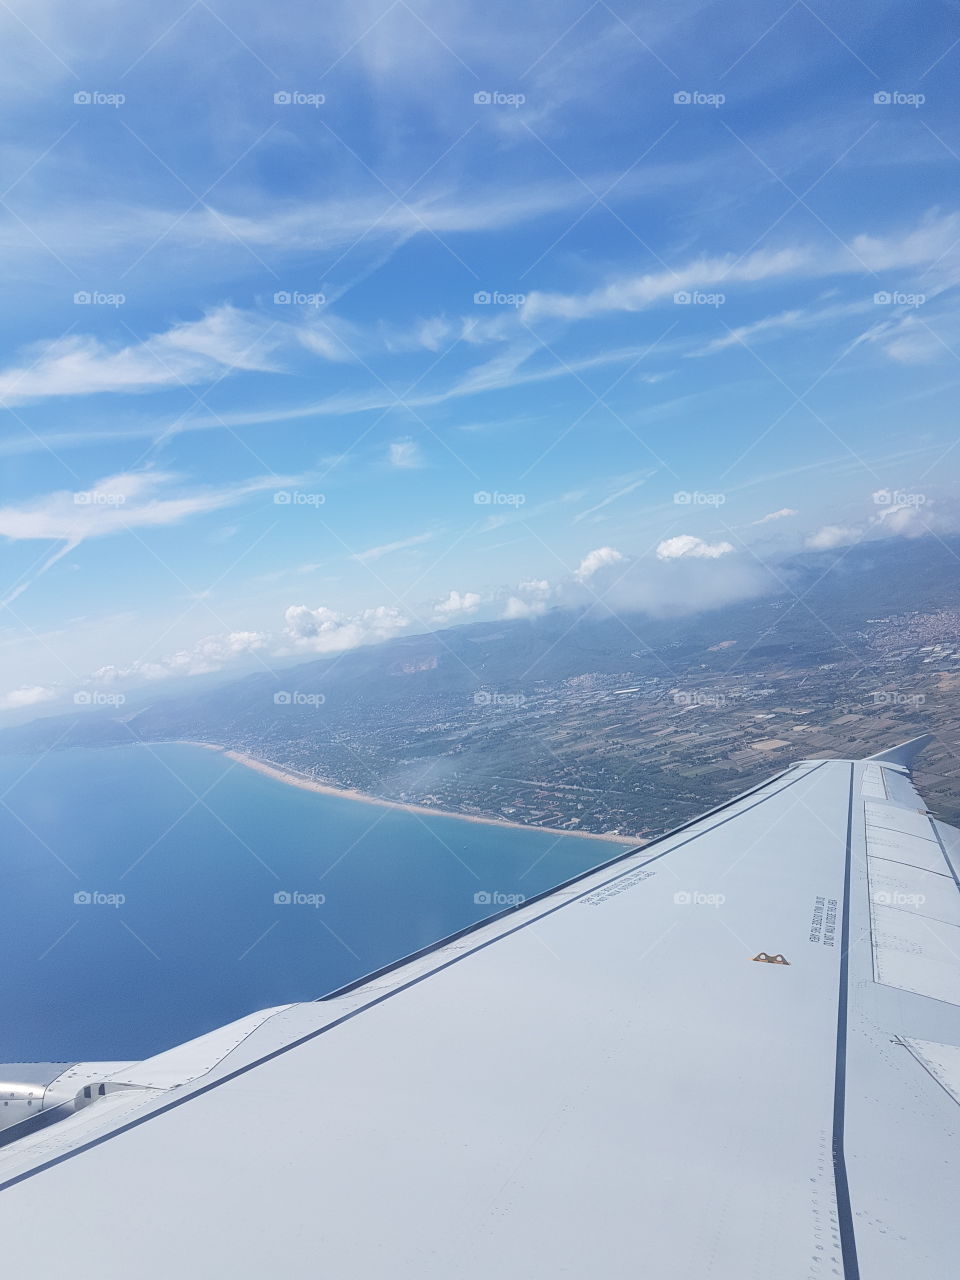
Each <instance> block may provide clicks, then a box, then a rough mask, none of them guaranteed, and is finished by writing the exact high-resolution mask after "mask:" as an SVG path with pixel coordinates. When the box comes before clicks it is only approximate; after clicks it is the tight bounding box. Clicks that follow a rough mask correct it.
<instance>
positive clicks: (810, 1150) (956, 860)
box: [0, 743, 960, 1280]
mask: <svg viewBox="0 0 960 1280" xmlns="http://www.w3.org/2000/svg"><path fill="white" fill-rule="evenodd" d="M920 745H922V744H921V743H914V744H906V745H905V746H904V747H901V748H897V749H895V750H893V751H890V752H885V753H881V754H880V755H879V756H876V757H874V758H872V759H870V760H866V761H852V760H829V761H823V760H807V761H801V762H799V763H797V764H795V765H793V766H792V767H790V768H789V769H787V770H786V771H785V772H783V773H781V774H779V775H777V776H776V777H775V778H773V779H771V780H770V781H769V782H767V783H765V784H764V785H762V786H760V787H757V788H754V789H753V790H751V791H748V792H746V793H745V794H743V795H741V796H739V797H738V798H736V799H735V800H733V801H731V802H730V803H728V804H726V805H723V806H721V807H720V808H718V809H715V810H713V811H711V812H710V813H708V814H706V815H705V816H704V817H702V818H700V819H698V820H696V821H695V822H692V823H689V824H687V825H686V826H684V827H681V828H679V829H677V830H675V831H673V832H671V833H670V834H669V835H667V836H665V837H664V838H662V839H660V840H658V841H656V842H654V843H653V844H650V845H647V846H645V847H644V848H642V849H640V850H635V851H631V852H629V853H626V854H624V855H621V856H619V857H617V858H614V859H613V860H611V861H610V862H608V863H607V864H605V865H604V866H602V867H600V868H598V869H596V870H594V871H591V872H589V873H587V874H585V875H583V876H580V877H578V878H577V879H575V880H572V881H570V882H569V883H567V884H565V885H562V886H561V887H560V888H558V889H556V890H553V891H552V892H549V893H546V894H542V895H540V896H539V897H538V898H536V899H532V900H529V901H527V902H526V903H524V904H522V905H521V906H520V907H518V908H516V909H511V910H508V911H504V912H501V913H499V915H497V916H494V917H492V918H491V919H489V920H488V921H486V922H483V923H482V924H480V925H478V926H476V927H474V928H471V929H467V930H464V931H463V932H462V933H460V934H457V935H455V936H453V937H451V938H448V939H446V940H445V941H443V942H441V943H440V944H438V945H437V946H435V947H431V948H428V949H426V950H425V951H423V952H420V953H418V954H416V955H413V956H410V957H408V958H407V959H405V960H403V961H401V962H400V963H399V964H396V965H393V966H390V967H389V968H387V969H384V970H382V971H380V972H377V973H375V974H373V975H371V976H370V977H369V978H366V979H364V980H362V981H361V982H358V983H354V984H352V985H351V986H348V987H345V988H343V989H342V990H340V991H337V992H334V993H333V994H332V995H330V996H327V997H325V998H324V999H321V1000H318V1001H315V1002H312V1003H304V1004H296V1005H288V1006H283V1007H280V1008H277V1009H274V1010H263V1011H261V1012H260V1013H257V1014H254V1015H251V1016H250V1017H248V1018H245V1019H242V1020H241V1021H240V1022H238V1023H233V1024H231V1025H230V1026H227V1027H224V1028H221V1029H220V1030H218V1031H215V1032H212V1033H210V1035H208V1036H202V1037H200V1038H199V1039H198V1040H195V1041H191V1042H190V1043H188V1044H185V1045H181V1046H180V1047H179V1048H175V1049H172V1050H170V1051H168V1052H166V1053H162V1054H159V1055H158V1056H157V1057H155V1058H151V1059H148V1060H147V1061H144V1062H141V1063H122V1064H106V1066H101V1067H100V1069H99V1072H98V1070H97V1067H96V1064H79V1065H76V1066H73V1067H71V1068H70V1072H72V1073H73V1074H72V1076H70V1078H69V1079H68V1080H67V1081H66V1082H64V1080H63V1079H62V1078H61V1076H62V1075H63V1073H60V1076H57V1079H59V1080H60V1083H59V1084H57V1085H56V1088H54V1090H53V1093H52V1094H51V1098H50V1106H49V1107H47V1108H45V1109H44V1110H42V1111H41V1112H40V1113H38V1114H35V1115H34V1116H33V1117H32V1118H31V1119H27V1120H26V1121H22V1122H20V1124H19V1125H17V1126H13V1128H12V1129H11V1130H10V1131H8V1132H10V1133H12V1134H14V1135H15V1136H14V1140H13V1141H10V1142H9V1143H8V1144H7V1145H6V1146H5V1147H3V1148H2V1150H0V1189H2V1195H0V1241H2V1253H3V1257H4V1261H5V1263H6V1266H7V1270H8V1274H10V1275H11V1276H17V1277H20V1278H24V1280H33V1278H34V1277H44V1278H45V1280H46V1278H47V1277H54V1276H60V1275H67V1274H69V1275H70V1276H71V1277H72V1278H73V1280H81V1278H83V1280H86V1278H89V1280H113V1278H114V1277H116V1278H117V1280H119V1278H120V1277H123V1280H129V1278H130V1277H138V1278H141V1277H158V1278H159V1277H162V1278H163V1280H169V1278H170V1277H172V1276H178V1275H182V1276H186V1277H194V1276H203V1277H207V1276H231V1277H263V1276H278V1277H280V1276H282V1277H285V1278H288V1277H293V1278H299V1277H308V1276H309V1277H315V1276H318V1275H325V1276H331V1277H337V1278H338V1280H354V1278H356V1280H381V1278H382V1280H388V1278H389V1280H400V1278H402V1277H411V1278H412V1277H417V1278H418V1280H425V1278H427V1280H434V1278H436V1280H441V1278H442V1280H451V1277H457V1278H460V1277H465V1278H473V1277H489V1276H504V1277H515V1278H517V1280H520V1278H522V1280H541V1278H542V1280H546V1278H548V1277H549V1278H550V1280H554V1278H555V1277H558V1276H571V1277H592V1278H594V1277H595V1278H599V1280H621V1278H626V1277H635V1276H638V1275H639V1276H650V1277H656V1280H673V1278H674V1277H676V1278H680V1277H683V1278H684V1280H686V1278H688V1277H696V1278H697V1280H701V1278H704V1277H710V1278H713V1280H717V1278H720V1280H758V1278H760V1277H763V1278H766V1277H774V1276H775V1277H777V1278H778V1280H825V1278H829V1280H833V1278H834V1277H844V1278H845V1280H856V1278H858V1277H864V1280H903V1277H904V1276H914V1277H917V1278H918V1280H947V1277H952V1276H954V1275H955V1274H956V1266H957V1258H958V1257H960V1214H958V1212H957V1205H958V1200H960V1194H958V1193H960V1172H958V1169H960V1162H958V1158H957V1150H958V1148H957V1139H958V1129H960V882H958V879H957V875H958V869H960V832H958V831H957V830H955V829H954V828H951V827H948V826H946V825H945V824H943V823H941V822H939V821H937V820H936V818H934V817H933V816H932V815H931V814H930V813H929V812H928V811H927V810H926V808H925V806H924V804H923V802H922V800H921V799H920V798H919V796H918V794H917V792H916V790H915V789H914V787H913V785H912V783H911V781H910V774H909V766H910V762H911V759H912V756H913V754H914V753H915V751H916V750H917V749H918V747H919V746H920ZM48 1074H49V1072H48ZM67 1074H68V1075H69V1072H68V1073H67ZM72 1083H76V1084H77V1091H76V1099H75V1101H73V1102H71V1101H70V1093H71V1087H70V1086H71V1084H72ZM49 1117H54V1118H53V1119H52V1121H51V1122H50V1123H47V1124H45V1125H44V1124H43V1123H42V1122H43V1121H44V1119H45V1118H49Z"/></svg>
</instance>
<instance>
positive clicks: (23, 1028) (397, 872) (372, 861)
mask: <svg viewBox="0 0 960 1280" xmlns="http://www.w3.org/2000/svg"><path fill="white" fill-rule="evenodd" d="M2 793H6V794H5V796H4V800H3V805H2V806H0V867H2V881H0V883H2V892H0V986H2V995H0V1062H17V1061H43V1060H54V1061H57V1060H59V1061H63V1060H70V1059H84V1058H93V1059H111V1058H141V1057H144V1056H146V1055H148V1054H151V1053H156V1052H158V1051H159V1050H161V1049H165V1048H169V1047H170V1046H171V1045H174V1044H178V1043H180V1042H181V1041H183V1040H186V1039H189V1038H190V1037H191V1036H194V1035H199V1034H201V1033H202V1032H204V1031H208V1030H210V1028H212V1027H215V1026H219V1025H221V1024H222V1023H224V1022H228V1021H230V1020H231V1019H233V1018H237V1017H241V1016H242V1015H243V1014H245V1013H249V1012H251V1011H253V1010H255V1009H259V1008H263V1007H266V1006H268V1005H273V1004H283V1003H286V1002H288V1001H295V1000H309V999H313V998H316V997H318V996H321V995H323V994H325V993H326V992H328V991H331V990H333V989H334V988H336V987H338V986H340V985H342V984H343V983H345V982H348V981H350V980H351V979H353V978H356V977H359V976H361V975H362V974H364V973H368V972H370V971H371V970H372V969H375V968H377V967H378V966H380V965H383V964H387V963H389V962H390V961H392V960H396V959H399V958H400V957H401V956H403V955H406V954H407V953H409V952H411V951H414V950H416V949H417V948H418V947H422V946H425V945H427V944H429V943H431V942H434V941H436V940H437V939H439V938H441V937H443V936H444V935H446V934H448V933H451V932H453V931H454V930H456V929H459V928H462V927H463V926H464V925H467V924H471V923H473V922H474V921H476V920H478V919H481V918H482V917H483V916H485V915H489V914H490V913H491V912H493V911H495V910H497V909H499V908H498V907H497V906H495V905H483V904H477V903H476V902H475V901H474V895H475V894H477V893H478V892H480V893H482V892H487V893H494V892H496V893H501V894H517V893H520V894H524V895H526V896H527V897H529V896H531V895H532V894H534V893H537V892H539V891H540V890H542V889H546V888H549V887H551V886H552V885H554V884H557V883H559V882H560V881H562V880H564V879H566V878H567V877H569V876H571V875H574V874H576V873H577V872H578V871H582V870H585V869H586V868H588V867H591V866H594V865H596V864H597V863H599V862H603V861H606V860H607V859H608V858H610V857H613V856H614V855H616V853H617V852H618V846H617V845H615V844H606V843H602V842H600V841H596V840H587V839H582V838H577V837H575V836H563V837H557V836H555V835H551V834H549V833H545V832H538V831H525V830H515V829H513V828H509V827H496V826H489V825H485V824H480V823H474V822H467V821H463V820H461V819H457V818H441V817H433V816H423V817H421V816H419V815H416V814H411V813H407V812H404V811H402V810H396V809H389V808H384V807H382V806H375V805H369V804H364V803H362V802H359V801H356V800H349V799H343V798H340V797H338V796H325V795H318V794H316V793H313V792H308V791H303V790H301V789H299V788H296V787H291V786H288V785H286V784H285V783H282V782H279V781H276V780H274V779H271V778H268V777H265V776H263V775H262V774H258V773H255V772H254V771H252V770H251V769H248V768H246V767H244V766H242V765H239V764H236V763H234V762H233V761H230V760H227V759H226V758H225V757H223V756H221V755H218V754H216V753H214V752H212V751H206V750H203V749H202V748H200V747H190V746H182V745H173V744H167V745H163V746H157V747H145V746H131V747H122V748H111V749H100V750H70V751H62V752H57V751H54V752H50V753H48V754H47V755H45V756H42V757H40V758H38V759H26V758H20V757H17V758H14V757H0V794H2ZM198 796H199V797H202V802H198V800H197V798H196V797H198ZM277 893H288V894H293V893H298V894H302V895H317V894H323V895H324V897H325V901H324V903H323V905H322V906H312V905H308V904H307V903H296V902H287V903H283V902H281V903H277V902H275V900H274V895H275V894H277ZM77 894H80V895H84V894H86V895H101V896H110V895H121V894H122V895H123V896H124V898H125V901H124V902H122V904H120V905H111V904H110V903H109V902H108V901H75V895H77Z"/></svg>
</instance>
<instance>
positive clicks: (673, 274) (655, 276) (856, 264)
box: [523, 214, 960, 351]
mask: <svg viewBox="0 0 960 1280" xmlns="http://www.w3.org/2000/svg"><path fill="white" fill-rule="evenodd" d="M958 239H960V214H946V215H940V214H933V215H930V216H929V217H927V218H926V219H924V221H923V223H922V224H921V225H919V226H917V227H914V228H911V229H909V230H908V231H905V232H903V233H901V234H899V235H893V236H889V237H885V238H883V237H873V236H865V235H859V236H855V237H854V239H853V241H852V244H851V248H850V250H848V249H846V248H843V247H841V248H836V249H824V248H823V247H822V246H814V245H797V246H794V247H788V248H782V249H775V250H767V249H761V250H757V251H755V252H754V253H749V254H747V255H746V256H745V257H737V256H736V255H735V254H723V255H720V256H714V257H707V256H702V257H700V258H697V259H694V260H693V261H691V262H689V263H685V264H683V265H680V266H678V267H677V268H676V270H664V271H658V272H648V273H647V274H645V275H639V276H638V275H631V276H623V277H620V278H618V279H614V280H612V281H610V282H609V283H608V284H605V285H602V286H600V287H599V288H596V289H592V290H590V292H588V293H583V294H560V293H539V292H535V293H531V294H530V295H529V296H528V298H527V301H526V304H525V306H524V308H523V313H524V316H525V318H526V319H527V320H530V321H536V320H541V319H549V318H554V319H561V320H585V319H589V318H591V317H593V316H598V315H604V314H609V313H612V312H617V311H640V310H643V309H644V308H646V307H652V306H656V305H657V304H659V303H662V302H666V301H668V300H672V298H673V295H674V294H675V293H678V292H688V293H689V292H692V291H694V290H702V291H711V290H713V291H716V290H723V288H724V287H725V286H729V285H733V284H761V283H763V282H765V281H769V280H780V279H787V278H791V277H793V278H804V279H822V278H824V277H827V276H835V275H851V274H860V273H862V272H863V269H864V267H866V268H867V269H868V270H870V271H874V272H876V271H880V270H890V269H893V268H906V267H910V266H918V265H921V264H924V263H929V262H932V261H939V260H940V259H943V258H946V257H947V255H949V254H950V253H951V251H953V250H954V249H955V247H956V244H957V241H958ZM805 319H806V317H805V316H804V315H803V313H800V312H796V311H795V312H787V313H784V314H783V315H781V316H778V317H772V318H770V319H769V320H766V321H760V322H758V323H759V325H760V326H761V327H762V328H778V327H779V328H784V327H790V326H792V325H797V324H798V323H804V322H805ZM751 328H752V327H747V328H746V329H744V330H743V331H742V332H744V333H747V332H750V331H751ZM758 331H760V330H759V329H757V328H752V332H754V333H756V332H758ZM727 341H736V339H735V338H734V339H727ZM724 345H725V344H724ZM710 349H715V348H710ZM705 350H707V349H704V351H705Z"/></svg>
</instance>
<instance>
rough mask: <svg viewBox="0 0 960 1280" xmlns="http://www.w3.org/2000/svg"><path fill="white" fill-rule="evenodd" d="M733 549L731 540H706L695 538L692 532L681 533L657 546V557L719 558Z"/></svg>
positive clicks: (671, 558)
mask: <svg viewBox="0 0 960 1280" xmlns="http://www.w3.org/2000/svg"><path fill="white" fill-rule="evenodd" d="M732 550H733V544H732V543H730V542H704V540H703V539H702V538H695V537H694V536H693V534H692V533H681V534H678V536H677V537H676V538H667V539H665V540H664V541H663V542H661V543H660V545H659V546H658V547H657V559H659V560H680V559H684V558H686V557H689V558H690V559H693V560H719V559H720V557H721V556H727V555H729V554H730V552H731V551H732Z"/></svg>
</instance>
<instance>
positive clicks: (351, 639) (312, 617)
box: [283, 604, 410, 653]
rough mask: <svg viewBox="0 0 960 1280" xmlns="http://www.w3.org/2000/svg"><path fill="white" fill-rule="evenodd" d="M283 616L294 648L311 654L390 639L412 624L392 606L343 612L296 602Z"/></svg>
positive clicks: (330, 651)
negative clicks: (310, 606)
mask: <svg viewBox="0 0 960 1280" xmlns="http://www.w3.org/2000/svg"><path fill="white" fill-rule="evenodd" d="M283 618H284V622H285V623H286V628H287V635H288V636H289V638H290V642H291V643H292V645H293V647H294V648H295V649H306V650H309V651H310V652H311V653H335V652H337V651H338V650H341V649H355V648H356V647H357V646H358V645H361V644H370V643H372V642H373V641H376V640H387V639H389V637H390V636H393V635H396V634H397V632H398V631H402V630H403V628H404V627H408V626H409V625H410V619H409V618H407V617H406V616H405V615H404V614H402V613H401V612H400V610H399V609H394V608H392V607H391V606H389V605H379V606H378V607H377V608H374V609H362V610H361V611H360V612H359V613H356V614H342V613H337V612H336V610H334V609H328V608H326V607H325V606H323V605H321V606H320V607H319V608H317V609H308V608H307V606H306V605H303V604H293V605H291V606H290V607H289V608H288V609H287V610H286V611H285V612H284V615H283Z"/></svg>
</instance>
